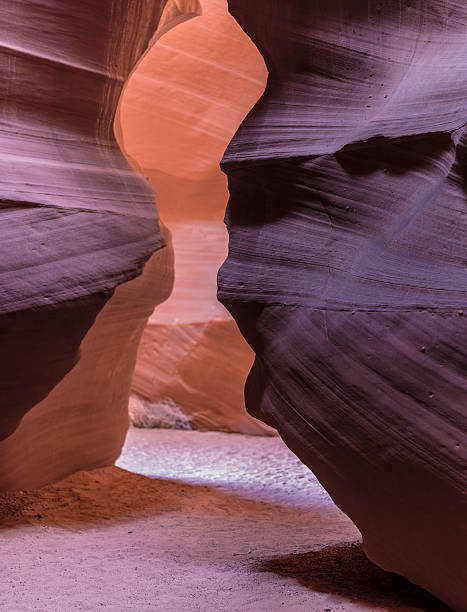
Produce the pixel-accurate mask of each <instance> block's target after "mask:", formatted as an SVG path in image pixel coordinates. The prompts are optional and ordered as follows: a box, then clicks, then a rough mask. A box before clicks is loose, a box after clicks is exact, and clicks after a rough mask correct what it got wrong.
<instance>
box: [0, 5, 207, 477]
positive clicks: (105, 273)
mask: <svg viewBox="0 0 467 612" xmlns="http://www.w3.org/2000/svg"><path fill="white" fill-rule="evenodd" d="M3 8H4V10H3V11H2V13H1V16H0V41H1V51H0V62H1V64H0V70H1V71H2V75H3V78H2V84H1V85H0V87H1V88H2V92H1V93H2V132H1V135H0V144H1V155H0V165H1V172H0V218H1V220H2V222H3V223H2V228H3V232H2V241H1V246H0V251H1V257H0V262H1V263H0V266H1V271H0V408H1V411H0V439H5V438H7V439H6V441H4V442H2V443H1V444H0V456H1V457H2V463H1V466H0V488H3V487H7V488H15V487H16V486H22V484H24V482H25V480H26V482H27V484H28V486H37V485H38V484H42V483H44V482H49V481H50V479H53V478H56V477H60V476H62V475H64V474H66V473H69V472H70V471H73V470H75V469H83V468H86V467H92V466H95V465H103V464H107V463H108V462H111V461H113V460H114V459H115V457H116V456H118V453H119V450H120V448H121V444H122V442H123V438H124V428H125V427H126V425H127V416H126V415H125V412H124V409H123V406H124V405H125V403H127V401H128V392H129V382H130V377H131V372H132V369H133V366H134V357H135V352H136V347H137V345H138V341H139V337H140V333H141V331H142V328H143V326H144V322H145V320H146V318H147V316H148V315H149V314H150V312H151V310H152V308H153V307H154V304H155V303H156V302H159V301H161V300H163V299H165V298H166V297H167V296H168V294H169V293H170V286H171V281H172V279H171V274H172V272H171V270H170V266H171V254H170V250H168V251H167V253H166V254H164V255H161V256H155V259H154V260H153V261H152V263H151V264H150V265H148V267H149V268H151V269H152V270H153V273H154V270H155V269H156V270H157V272H156V273H155V274H156V276H155V277H153V278H150V277H148V276H147V275H146V278H145V279H138V282H137V283H136V284H131V283H130V284H128V287H127V288H125V289H122V291H120V292H119V293H118V295H116V296H115V297H114V298H113V299H112V300H111V301H110V302H109V303H108V304H107V306H106V310H105V313H104V312H102V313H101V316H99V317H98V319H97V320H96V317H97V315H98V314H99V312H100V311H101V310H102V308H103V306H104V304H105V303H106V302H107V300H109V298H110V297H111V296H112V294H113V292H114V290H115V288H116V287H117V286H118V285H120V284H122V283H125V282H126V281H130V280H131V279H132V278H134V277H136V276H138V275H139V274H141V271H142V268H143V265H144V263H145V262H146V261H147V260H148V259H149V257H150V256H151V255H152V253H153V252H154V251H156V250H157V249H160V248H161V247H163V246H164V245H165V244H166V241H165V240H164V237H163V235H162V234H161V232H160V231H159V226H158V221H157V212H156V208H155V205H154V192H153V189H152V188H151V186H150V185H149V184H148V182H147V181H146V180H145V179H144V178H143V177H141V176H139V175H138V174H137V173H135V172H134V171H133V170H132V169H131V167H130V166H129V164H128V162H127V161H126V159H125V157H124V156H123V154H122V152H121V151H120V149H119V147H118V145H117V143H116V140H115V137H114V133H113V121H114V117H115V112H116V108H117V104H118V100H119V97H120V94H121V90H122V87H123V85H124V83H125V81H126V79H127V78H128V75H129V73H130V71H131V70H132V69H133V67H134V66H135V64H136V62H137V61H138V60H139V58H140V57H141V55H142V54H143V52H144V51H145V49H146V48H147V47H148V45H149V44H150V41H151V39H152V37H153V35H154V33H155V31H156V29H157V28H158V26H160V27H159V30H158V34H160V33H161V32H163V31H165V30H166V29H167V28H169V27H170V25H173V24H175V23H177V22H180V21H183V20H184V19H187V18H188V17H189V16H193V15H194V14H196V13H197V12H198V11H199V6H198V4H197V3H196V2H195V1H193V0H186V1H185V0H182V1H177V2H172V1H170V0H169V1H166V0H160V1H159V0H157V1H154V0H141V1H135V0H131V1H128V0H103V1H101V2H99V3H97V4H96V3H95V2H91V1H90V0H84V1H82V2H81V1H80V2H72V3H63V2H61V1H59V0H37V1H35V2H29V1H26V0H12V1H10V2H8V3H7V5H6V6H5V7H3ZM166 266H169V267H166ZM132 292H133V293H134V295H132ZM94 321H96V323H95V325H94V327H93V329H92V332H90V334H89V335H88V337H86V340H85V342H84V344H83V346H82V358H81V362H80V363H79V365H78V366H77V367H75V368H74V369H73V370H72V371H71V373H70V370H71V369H72V368H73V366H75V365H76V364H77V362H78V361H79V353H80V346H81V344H82V341H83V338H84V337H85V335H86V333H87V332H88V330H89V329H90V328H91V326H92V325H93V323H94ZM117 329H118V330H119V331H118V332H117ZM106 360H107V362H106V363H104V361H106ZM67 373H69V374H68V375H67ZM65 375H67V376H66V378H65V380H62V379H63V378H64V376H65ZM60 381H62V382H61V383H60ZM59 383H60V384H59ZM57 385H58V387H57ZM112 385H113V386H112ZM54 388H55V389H54ZM52 389H54V391H53V394H52V395H49V396H48V397H47V399H44V398H46V396H47V395H48V394H49V393H50V392H51V391H52ZM41 400H42V402H41ZM39 402H41V403H40V404H39V405H38V403H39ZM34 406H35V408H34V409H33V410H32V412H29V414H28V417H27V421H24V423H23V425H21V426H20V428H19V429H17V428H18V426H19V424H20V421H21V418H22V417H23V416H24V415H25V414H26V413H28V411H30V410H31V408H33V407H34ZM125 410H126V408H125ZM122 411H123V412H122ZM114 417H115V421H114V422H113V423H112V425H111V426H110V429H111V430H112V431H107V432H106V433H105V429H104V427H105V425H104V423H106V422H107V423H108V422H112V419H113V418H114ZM99 426H100V427H102V429H101V431H100V432H97V431H96V430H95V429H94V428H95V427H99ZM15 430H16V432H15ZM13 432H15V433H14V434H13ZM12 434H13V435H12ZM87 434H89V435H90V437H89V438H86V435H87ZM8 436H10V438H8ZM73 436H76V438H75V440H74V441H72V438H73ZM68 438H70V440H68ZM92 440H94V441H95V442H98V444H96V445H95V447H94V448H93V449H91V444H92ZM20 449H21V450H20ZM51 449H55V450H51ZM14 455H15V462H16V465H13V463H14V462H12V460H13V456H14ZM15 474H16V475H17V477H16V476H15Z"/></svg>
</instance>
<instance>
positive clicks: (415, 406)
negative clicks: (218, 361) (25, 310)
mask: <svg viewBox="0 0 467 612" xmlns="http://www.w3.org/2000/svg"><path fill="white" fill-rule="evenodd" d="M229 7H230V11H231V13H232V14H233V15H234V17H235V18H236V19H237V20H238V22H239V23H240V25H241V26H242V27H243V29H244V30H245V32H246V33H247V34H248V35H249V36H250V37H251V38H252V40H253V41H254V42H255V43H256V45H257V46H258V48H259V50H260V51H261V53H262V54H263V56H264V58H265V61H266V64H267V67H268V70H269V80H268V85H267V88H266V92H265V93H264V95H263V97H262V98H261V99H260V100H259V102H258V103H257V104H256V106H255V107H254V108H253V109H252V110H251V112H250V113H249V115H248V116H247V117H246V119H245V120H244V122H243V124H242V126H241V127H240V129H239V131H238V132H237V134H236V136H235V137H234V139H233V141H232V143H231V145H230V146H229V148H228V149H227V151H226V154H225V157H224V160H223V168H224V171H225V172H226V173H227V174H228V177H229V190H230V202H229V206H228V212H227V216H226V222H227V226H228V229H229V233H230V245H229V256H228V259H227V261H226V262H225V264H224V265H223V266H222V268H221V270H220V273H219V297H220V299H221V301H222V302H223V303H224V304H225V305H226V306H227V307H228V309H229V310H230V312H231V313H232V314H233V315H234V317H235V318H236V320H237V322H238V324H239V326H240V328H241V330H242V332H243V334H244V335H245V337H246V338H247V340H248V342H249V343H250V345H251V346H252V348H253V349H254V351H255V353H256V360H255V363H254V366H253V368H252V370H251V372H250V375H249V378H248V382H247V385H246V399H247V408H248V409H249V411H250V412H251V413H252V414H254V415H255V416H257V417H258V418H261V419H263V420H264V421H265V422H267V423H269V424H270V425H272V426H274V427H277V429H278V430H279V432H280V434H281V435H282V437H283V438H284V440H285V441H286V443H287V444H288V445H289V446H290V448H291V449H292V450H293V451H294V452H295V453H296V454H297V455H298V456H299V457H300V458H301V459H302V461H303V462H304V463H306V464H307V465H308V466H310V467H311V468H312V469H313V471H314V472H315V473H316V475H317V476H318V478H319V479H320V480H321V482H322V483H323V484H324V486H325V487H326V488H327V490H328V491H329V492H330V493H331V495H332V497H333V499H334V500H335V502H336V503H337V504H338V505H339V506H340V507H341V508H342V509H343V510H344V511H345V512H346V513H347V514H348V515H349V516H350V517H351V518H352V519H353V520H354V522H355V523H356V525H357V526H358V528H359V529H360V530H361V532H362V534H363V538H364V547H365V551H366V553H367V554H368V556H369V557H370V558H371V559H372V560H373V561H375V562H376V563H378V564H379V565H381V566H382V567H384V568H385V569H388V570H391V571H395V572H398V573H400V574H403V575H404V576H406V577H408V578H409V579H410V580H412V581H413V582H415V583H417V584H419V585H422V586H423V587H425V588H427V589H428V590H430V591H432V592H433V593H434V594H435V595H437V596H438V597H440V598H442V599H443V600H445V601H446V602H447V603H448V604H449V605H451V606H452V607H453V609H454V610H458V611H463V612H465V611H466V610H467V555H466V550H467V533H466V528H467V521H466V517H467V491H466V484H467V482H466V481H467V455H466V453H467V450H466V449H467V414H466V405H467V378H466V372H467V352H466V350H465V346H464V344H465V337H466V334H467V308H466V306H467V269H466V262H467V243H466V240H465V235H466V230H467V215H466V210H467V175H466V172H465V165H466V161H467V146H466V145H467V136H466V134H465V125H466V123H467V103H466V91H465V87H466V86H465V83H466V82H467V63H466V61H465V60H466V57H467V8H466V7H464V6H463V5H460V4H459V3H455V2H452V1H450V0H448V1H446V2H439V1H437V0H427V1H421V0H420V1H417V0H416V1H414V2H392V1H387V2H380V1H376V0H370V1H367V0H365V1H363V0H361V1H360V0H354V1H351V2H345V3H344V2H341V1H340V0H332V1H331V2H329V1H326V2H321V1H316V2H309V3H303V2H301V1H300V0H280V1H278V2H274V3H271V2H268V1H266V0H259V1H258V2H255V3H254V4H253V3H251V2H249V1H248V0H229ZM310 528H312V526H310Z"/></svg>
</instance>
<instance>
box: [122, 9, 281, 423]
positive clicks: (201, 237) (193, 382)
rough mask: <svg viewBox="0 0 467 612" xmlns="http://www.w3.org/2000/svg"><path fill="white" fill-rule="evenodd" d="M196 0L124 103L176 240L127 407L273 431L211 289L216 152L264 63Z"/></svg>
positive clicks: (161, 418) (138, 160)
mask: <svg viewBox="0 0 467 612" xmlns="http://www.w3.org/2000/svg"><path fill="white" fill-rule="evenodd" d="M201 5H202V16H200V17H199V18H196V19H193V20H190V21H188V22H186V23H184V24H183V25H181V26H180V27H177V28H175V29H173V30H172V31H170V32H169V33H168V34H166V35H165V36H164V38H163V39H162V40H160V41H159V42H158V44H157V45H154V46H153V47H152V48H151V50H150V52H149V53H148V54H147V55H146V56H145V58H144V59H143V60H142V61H141V63H140V64H139V65H138V69H137V70H136V71H135V72H134V74H133V75H132V77H131V79H130V80H129V82H128V85H127V87H126V89H125V93H124V96H123V98H122V103H121V107H120V113H119V115H120V116H119V119H120V126H121V131H120V133H119V135H120V143H121V146H122V148H123V149H124V151H125V153H126V154H127V156H128V158H129V159H130V160H131V162H132V163H133V165H134V167H135V168H138V169H139V170H140V171H141V173H142V174H143V175H144V176H145V177H147V178H148V179H149V180H150V181H151V183H152V184H153V185H154V187H155V189H156V192H157V206H158V210H159V214H160V216H161V218H162V220H163V221H164V223H165V224H167V226H168V227H169V229H170V231H171V233H172V238H173V244H174V250H175V284H174V290H173V293H172V295H171V297H170V298H169V300H168V301H167V302H165V303H164V304H163V305H161V306H158V307H157V308H156V309H155V311H154V313H153V314H152V315H151V317H150V321H149V324H148V326H147V327H146V329H145V331H144V334H143V337H142V341H141V345H140V349H139V353H138V359H137V363H136V370H135V375H134V378H133V385H132V390H133V397H132V400H131V410H130V412H131V415H132V419H133V422H134V423H135V424H137V425H142V426H164V427H181V428H194V429H221V430H224V431H235V432H243V433H250V434H269V433H271V429H270V428H269V427H267V426H266V425H264V424H263V423H261V422H260V421H257V420H256V419H253V418H252V417H250V416H249V415H248V413H247V412H246V411H245V406H244V399H243V387H244V384H245V379H246V376H247V374H248V370H249V369H250V367H251V364H252V361H253V353H252V351H251V349H250V347H249V346H248V344H247V343H246V342H245V340H244V339H243V338H242V336H241V334H240V333H239V331H238V328H237V326H236V324H235V322H234V321H233V319H232V317H231V316H230V314H229V313H228V312H227V310H226V309H225V308H224V307H223V306H222V305H221V304H220V303H219V302H218V301H217V299H216V290H217V283H216V276H217V270H218V268H219V266H220V265H221V264H222V262H223V260H224V259H225V257H226V254H227V233H226V231H225V227H224V224H223V216H224V211H225V205H226V202H227V198H228V192H227V181H226V177H225V175H224V174H223V173H222V172H221V171H220V169H219V162H220V160H221V158H222V154H223V152H224V150H225V148H226V146H227V144H228V142H229V140H230V139H231V138H232V136H233V134H234V132H235V130H236V129H237V128H238V125H239V124H240V122H241V120H242V119H243V117H244V116H245V115H246V113H247V112H248V111H249V109H250V108H251V107H252V106H253V104H254V103H255V102H256V101H257V99H258V98H259V97H260V95H261V94H262V93H263V91H264V87H265V83H266V76H267V72H266V67H265V65H264V61H263V59H262V57H261V55H260V54H259V53H258V50H257V49H256V47H255V46H254V45H253V43H252V42H251V41H250V40H249V39H248V37H247V36H246V35H245V33H244V32H243V31H242V30H241V28H240V27H239V25H238V24H237V23H236V21H235V20H234V19H233V18H232V17H231V16H230V15H229V13H228V11H227V5H226V2H225V0H206V1H204V2H202V3H201Z"/></svg>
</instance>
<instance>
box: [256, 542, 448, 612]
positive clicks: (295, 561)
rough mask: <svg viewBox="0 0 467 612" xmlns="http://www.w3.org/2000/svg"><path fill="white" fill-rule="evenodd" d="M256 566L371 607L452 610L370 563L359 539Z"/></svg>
mask: <svg viewBox="0 0 467 612" xmlns="http://www.w3.org/2000/svg"><path fill="white" fill-rule="evenodd" d="M256 569H257V570H258V571H260V572H273V573H275V574H279V575H280V576H283V577H286V578H292V579H294V580H296V581H297V582H299V583H300V584H301V585H302V586H305V587H307V588H308V589H310V590H312V591H319V592H322V593H332V594H335V595H340V596H342V597H345V598H346V599H349V600H353V601H355V602H358V603H359V604H362V605H367V606H368V607H369V609H370V610H380V609H381V608H380V606H383V607H384V609H388V610H423V612H449V611H450V610H451V608H448V607H447V606H446V605H445V604H443V603H442V602H441V601H439V600H438V599H436V597H434V596H433V595H431V594H430V593H428V592H427V591H425V590H423V589H421V588H420V587H417V586H415V585H414V584H412V583H411V582H409V581H408V580H405V579H404V578H402V577H401V576H398V575H397V574H392V573H390V572H385V571H384V570H382V569H381V568H379V567H377V566H376V565H374V564H373V563H371V561H369V560H368V559H367V557H366V556H365V553H364V552H363V549H362V545H361V544H359V543H349V544H342V545H340V546H330V547H326V548H323V549H321V550H317V551H313V552H308V553H302V554H292V555H286V556H283V557H278V558H276V559H269V560H264V561H261V562H259V563H258V564H257V565H256ZM396 602H398V603H397V604H396V605H397V607H396V605H395V603H396ZM330 609H331V610H332V607H331V608H330Z"/></svg>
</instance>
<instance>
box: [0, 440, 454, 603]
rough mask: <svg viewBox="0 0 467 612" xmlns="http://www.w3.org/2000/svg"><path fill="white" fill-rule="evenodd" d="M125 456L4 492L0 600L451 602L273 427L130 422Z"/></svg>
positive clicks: (0, 511) (0, 507)
mask: <svg viewBox="0 0 467 612" xmlns="http://www.w3.org/2000/svg"><path fill="white" fill-rule="evenodd" d="M119 466H120V467H113V468H103V469H99V470H94V471H92V472H80V473H78V474H75V475H74V476H71V477H69V478H67V479H65V480H63V481H61V482H60V483H58V484H56V485H50V486H47V487H44V488H43V489H40V490H39V491H36V492H22V493H18V494H14V495H13V494H8V495H5V494H4V495H3V496H1V497H0V517H1V524H0V526H1V528H2V531H1V538H2V556H1V564H2V567H1V569H2V571H1V574H2V580H1V583H0V610H7V611H8V612H16V611H21V612H23V611H29V610H43V611H47V612H49V611H57V612H58V611H60V612H68V611H69V610H70V611H71V610H92V611H94V610H101V609H107V610H111V611H112V612H113V611H116V612H117V611H118V612H120V611H121V612H124V611H126V610H138V611H139V610H160V611H163V612H172V611H175V612H177V611H179V610H180V611H185V610H201V611H213V612H214V611H216V612H218V611H219V612H222V611H224V610H225V611H227V610H228V611H239V612H240V611H243V610H254V611H256V610H259V611H262V610H264V611H266V610H268V611H271V610H272V611H274V610H290V611H295V610H298V611H315V610H316V611H323V612H324V611H326V610H331V611H332V612H337V611H342V610H345V611H357V610H365V611H389V610H398V611H405V612H409V611H415V610H419V611H426V610H432V611H442V610H447V608H446V607H444V606H443V605H442V604H441V603H439V602H438V601H437V600H435V599H434V598H432V597H431V596H430V595H428V594H427V593H425V592H424V591H422V590H420V589H418V588H417V587H414V586H412V585H410V584H409V583H407V582H406V581H404V580H403V579H401V578H398V577H397V576H394V575H392V574H387V573H386V572H383V571H381V570H379V569H378V568H376V567H375V566H373V565H372V564H371V563H369V562H368V561H367V560H366V558H365V557H364V555H363V553H362V551H361V548H360V546H359V544H358V539H359V534H358V532H357V530H356V529H355V527H354V526H353V525H352V523H351V522H350V521H349V520H348V519H347V517H345V516H344V515H343V514H342V513H341V512H340V511H339V510H338V509H337V508H336V507H335V506H334V505H333V503H332V502H331V500H330V499H329V497H328V495H327V494H326V492H325V491H324V490H323V489H322V488H321V486H320V485H319V483H317V481H316V479H315V478H314V477H313V475H312V474H311V473H310V472H309V471H308V470H307V469H306V468H305V467H304V466H303V465H301V464H300V462H299V461H298V460H297V459H296V458H295V457H294V456H293V455H292V454H291V453H290V452H289V451H288V450H287V449H286V448H285V446H284V445H283V443H282V442H281V440H280V439H278V438H264V437H252V436H242V435H235V434H221V433H200V432H185V431H170V430H137V429H131V430H130V432H129V435H128V439H127V443H126V446H125V448H124V452H123V455H122V457H121V458H120V460H119ZM123 468H125V469H123ZM127 470H131V471H127ZM136 472H138V473H136Z"/></svg>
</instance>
